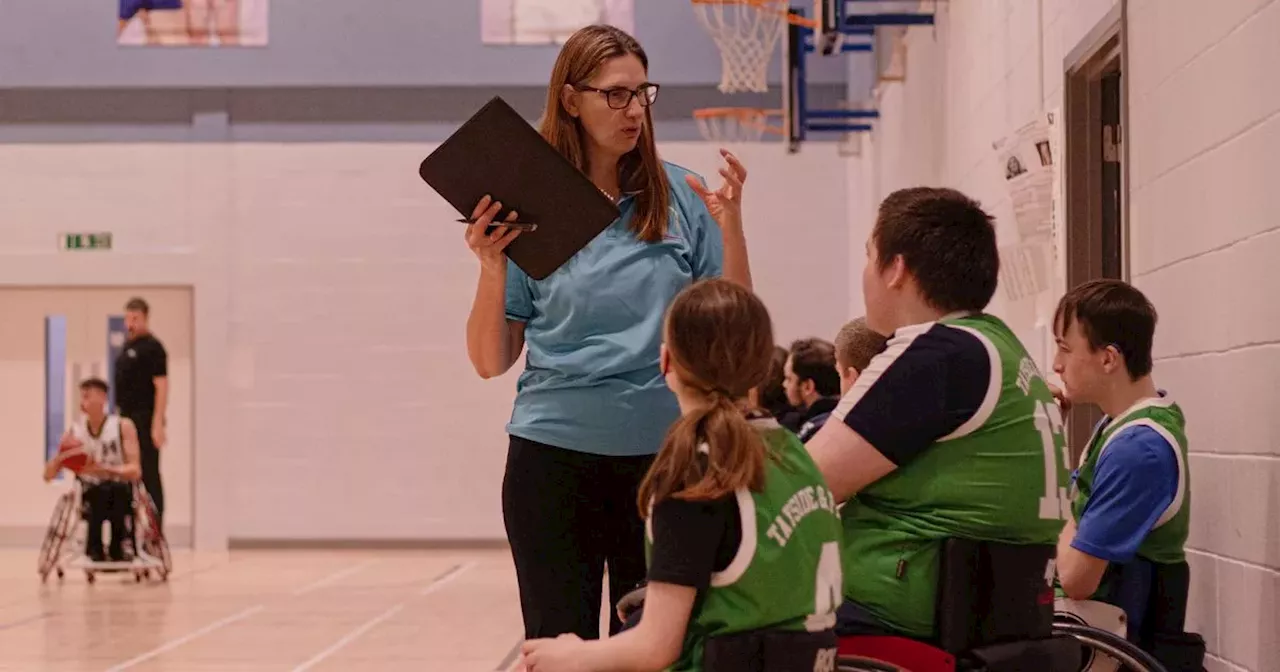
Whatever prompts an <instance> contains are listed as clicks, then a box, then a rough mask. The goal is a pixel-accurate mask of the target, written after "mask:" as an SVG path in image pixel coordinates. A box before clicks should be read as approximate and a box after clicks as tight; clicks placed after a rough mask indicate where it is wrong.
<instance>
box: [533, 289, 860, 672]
mask: <svg viewBox="0 0 1280 672" xmlns="http://www.w3.org/2000/svg"><path fill="white" fill-rule="evenodd" d="M772 348H773V334H772V326H771V323H770V318H769V314H768V312H767V310H766V309H765V307H764V305H763V304H762V303H761V302H760V300H759V299H758V298H756V297H755V295H753V294H751V292H750V291H749V290H746V289H744V288H742V287H740V286H738V285H736V284H733V283H730V282H727V281H723V280H704V281H700V282H698V283H695V284H694V285H692V286H690V287H688V288H686V289H685V290H684V291H683V292H681V293H680V295H678V296H677V297H676V299H675V301H674V302H673V303H672V305H671V308H670V309H669V311H668V314H667V323H666V328H665V338H664V343H663V348H662V354H661V365H662V370H663V372H664V374H665V376H666V379H667V384H668V386H670V388H671V389H672V390H673V391H674V392H675V394H676V398H677V400H678V402H679V404H680V408H681V410H682V417H681V418H680V419H679V420H677V421H676V422H675V424H674V425H672V427H671V429H670V430H669V432H668V434H667V437H666V439H665V440H664V442H663V444H662V447H661V448H660V450H659V452H658V455H657V457H656V458H655V461H654V463H653V466H652V467H651V468H650V470H649V473H648V474H647V476H646V477H645V480H644V482H643V483H642V485H641V488H640V493H639V496H638V502H637V503H638V504H639V506H640V510H641V515H642V517H644V518H645V520H646V544H647V551H648V560H649V582H648V585H647V587H646V590H645V593H646V594H645V597H644V610H643V614H642V615H641V616H640V617H639V622H638V623H636V622H635V619H634V618H633V619H626V618H624V620H630V621H631V622H632V623H633V624H634V625H633V627H630V628H628V629H626V630H624V631H623V632H621V633H619V634H618V635H615V636H613V637H609V638H608V639H605V640H600V641H590V642H584V641H582V640H580V639H578V638H577V637H575V636H573V635H561V636H560V637H558V638H556V639H537V640H530V641H527V642H525V644H524V645H523V662H524V665H525V669H527V670H528V671H529V672H557V671H563V670H574V671H579V672H585V671H589V670H615V669H626V670H651V671H654V672H656V671H657V670H663V669H666V670H678V671H683V672H692V671H703V672H729V671H732V672H765V671H768V672H834V670H835V664H836V636H835V632H834V631H833V630H832V626H833V625H834V624H835V607H836V605H837V603H838V602H839V597H840V586H841V582H842V577H841V562H840V520H839V517H838V514H837V512H836V506H835V500H834V498H833V497H832V496H831V493H830V490H828V489H827V488H826V486H825V485H824V484H823V482H822V477H821V475H820V474H819V473H818V470H817V467H816V466H815V465H814V463H813V461H812V459H811V458H810V457H809V455H808V453H807V452H806V451H805V449H804V445H803V444H801V443H800V441H799V439H797V438H796V436H795V435H794V434H792V433H791V432H790V431H788V430H786V429H784V428H782V427H781V426H780V425H779V424H778V423H777V422H776V421H775V420H773V419H772V418H768V417H764V418H756V419H748V417H747V415H746V414H745V413H744V409H743V408H742V407H741V403H742V400H743V399H744V398H745V397H746V396H747V392H748V390H750V389H751V388H753V387H756V386H758V385H760V384H761V383H762V382H764V379H765V377H766V375H767V373H768V367H769V361H770V354H771V351H772ZM796 577H807V578H805V579H804V580H803V581H802V582H800V583H799V584H797V581H796ZM635 601H636V600H635V599H634V598H633V599H632V600H630V601H628V602H627V603H628V604H630V603H633V602H635ZM624 608H625V605H624ZM624 615H625V614H624Z"/></svg>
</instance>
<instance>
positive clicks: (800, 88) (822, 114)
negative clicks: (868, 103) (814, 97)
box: [782, 0, 880, 153]
mask: <svg viewBox="0 0 1280 672" xmlns="http://www.w3.org/2000/svg"><path fill="white" fill-rule="evenodd" d="M839 1H840V2H843V0H839ZM823 3H824V7H826V6H828V4H829V3H828V0H823ZM791 13H792V14H796V15H801V16H803V12H802V11H801V10H797V9H792V10H791ZM873 30H874V29H871V30H868V29H866V28H858V29H856V30H854V31H851V32H849V33H845V32H843V31H841V32H840V33H839V38H838V39H837V40H836V42H834V43H833V50H834V49H838V50H839V51H840V52H842V53H847V52H851V51H871V48H872V46H871V44H869V43H856V42H845V41H844V39H843V38H844V37H846V36H865V35H867V34H869V33H873ZM818 33H819V31H818V30H815V29H813V28H808V27H806V26H804V25H802V24H801V22H796V21H791V22H788V24H787V26H786V32H785V33H784V34H783V54H784V56H785V59H784V61H783V73H782V74H783V77H782V94H783V106H782V109H783V117H784V119H783V125H784V127H785V128H786V132H787V151H788V152H791V153H795V152H798V151H799V150H800V143H802V142H804V141H805V140H806V139H807V138H808V134H809V132H811V131H812V132H815V133H819V132H830V133H846V134H847V133H862V132H866V131H870V130H871V128H872V126H871V124H869V123H867V120H870V119H877V118H879V116H880V113H879V112H878V111H876V110H849V109H818V110H811V109H809V100H808V98H809V97H808V90H807V89H808V78H807V70H808V69H807V67H806V61H807V60H808V59H807V57H808V54H810V53H813V52H815V51H818V50H819V49H820V46H821V44H822V40H821V39H820V38H819V37H818ZM855 120H858V123H853V122H854V121H855Z"/></svg>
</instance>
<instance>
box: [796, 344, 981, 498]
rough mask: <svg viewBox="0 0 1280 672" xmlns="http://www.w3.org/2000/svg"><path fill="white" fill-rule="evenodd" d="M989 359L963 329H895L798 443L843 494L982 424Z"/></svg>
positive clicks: (837, 493)
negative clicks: (964, 429)
mask: <svg viewBox="0 0 1280 672" xmlns="http://www.w3.org/2000/svg"><path fill="white" fill-rule="evenodd" d="M992 366H993V364H992V362H991V360H990V356H989V355H988V353H987V350H986V348H985V347H984V346H983V344H982V342H981V341H979V340H978V339H977V337H975V336H973V335H972V334H970V333H968V332H965V331H962V330H959V329H953V328H949V327H943V326H939V325H933V326H931V327H930V326H929V325H924V326H923V327H922V328H908V329H904V330H900V332H899V334H898V335H896V336H895V337H894V338H893V339H892V340H890V341H889V344H888V347H887V348H886V349H885V351H884V352H883V353H881V354H880V355H877V356H876V357H875V359H872V360H871V363H870V364H869V365H868V366H867V370H866V371H864V372H862V374H861V375H859V376H858V382H856V383H855V384H854V386H853V388H852V389H850V390H849V392H848V394H846V395H845V396H844V398H843V399H841V400H840V404H839V405H838V406H837V407H836V409H835V410H834V411H832V413H831V419H830V420H828V421H827V423H826V424H825V425H824V426H823V427H822V429H821V430H820V431H819V432H818V433H817V434H816V435H815V436H814V437H813V438H812V439H810V440H809V442H808V443H807V444H805V446H806V447H807V448H808V449H809V453H810V455H812V456H813V459H814V462H815V463H816V464H817V465H818V468H819V469H820V470H821V471H822V475H823V477H824V478H825V479H826V481H827V486H828V487H830V488H831V491H832V492H833V493H834V494H835V496H836V499H837V500H839V501H842V502H843V501H846V500H848V499H849V498H850V497H852V496H854V495H856V494H857V493H858V492H860V491H861V490H862V489H863V488H866V487H867V486H869V485H871V484H872V483H875V482H876V481H878V480H880V479H882V478H884V477H885V476H888V475H889V474H890V473H893V471H894V470H896V469H897V468H898V467H901V466H902V465H904V464H906V463H908V462H910V461H911V460H912V459H914V458H915V457H916V456H917V455H919V454H920V453H922V452H923V451H925V450H926V449H928V448H929V447H930V446H932V445H933V444H934V442H936V441H937V440H938V439H940V438H942V437H944V436H947V435H949V434H952V433H954V432H956V431H957V430H958V429H960V428H961V427H962V426H964V425H966V423H970V421H971V420H974V419H975V418H976V419H977V420H978V424H981V421H982V420H983V419H984V418H977V416H978V414H980V413H982V412H983V409H984V408H986V407H985V406H984V401H985V400H986V399H987V397H988V394H989V392H990V387H991V385H990V377H991V376H990V372H991V367H992ZM997 392H998V389H997ZM986 413H990V411H989V410H987V411H986ZM970 426H976V425H970Z"/></svg>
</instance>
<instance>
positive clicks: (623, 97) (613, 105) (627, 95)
mask: <svg viewBox="0 0 1280 672" xmlns="http://www.w3.org/2000/svg"><path fill="white" fill-rule="evenodd" d="M573 88H575V89H577V90H579V91H593V92H595V93H598V94H600V95H602V96H604V99H605V101H607V102H608V103H609V108H610V109H613V110H625V109H627V106H628V105H630V104H631V99H632V98H635V99H637V100H639V101H640V107H649V106H650V105H652V104H653V103H654V101H656V100H658V89H659V88H661V87H659V86H658V85H657V84H641V85H640V86H638V87H636V88H635V89H627V88H623V87H615V88H612V89H597V88H596V87H594V86H586V85H582V86H575V87H573Z"/></svg>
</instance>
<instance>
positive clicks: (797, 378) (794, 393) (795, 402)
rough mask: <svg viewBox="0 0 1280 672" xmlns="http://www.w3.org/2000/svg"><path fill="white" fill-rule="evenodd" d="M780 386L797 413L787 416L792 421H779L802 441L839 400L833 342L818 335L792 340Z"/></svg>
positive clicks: (838, 383)
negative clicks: (816, 336) (793, 415)
mask: <svg viewBox="0 0 1280 672" xmlns="http://www.w3.org/2000/svg"><path fill="white" fill-rule="evenodd" d="M782 387H783V389H785V390H786V391H787V401H788V402H789V403H790V404H791V405H792V406H794V407H795V408H796V409H797V410H798V411H799V413H798V414H797V415H796V416H795V418H794V420H791V419H790V418H789V420H791V422H792V423H793V424H790V425H788V424H787V423H785V422H781V421H780V424H782V426H784V427H786V428H787V429H790V430H791V431H793V432H795V433H796V434H798V435H799V436H800V440H801V441H804V440H805V439H806V438H808V437H809V436H813V435H814V434H815V433H817V431H818V428H819V427H821V426H822V422H823V421H824V420H825V419H826V416H827V415H828V414H830V413H831V411H832V410H834V409H835V407H836V404H837V403H838V402H839V401H840V374H838V373H836V349H835V346H834V345H832V344H831V343H829V342H827V341H824V340H822V339H820V338H804V339H800V340H798V341H796V342H794V343H792V344H791V352H790V354H789V356H788V357H787V363H786V366H785V367H784V368H783V378H782ZM815 420H817V422H816V423H815V422H814V421H815ZM815 425H816V426H815Z"/></svg>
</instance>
